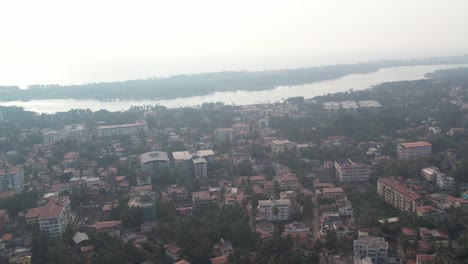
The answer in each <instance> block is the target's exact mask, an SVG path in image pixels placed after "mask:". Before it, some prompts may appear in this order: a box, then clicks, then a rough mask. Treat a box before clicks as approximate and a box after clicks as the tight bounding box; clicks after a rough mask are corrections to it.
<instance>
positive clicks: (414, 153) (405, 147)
mask: <svg viewBox="0 0 468 264" xmlns="http://www.w3.org/2000/svg"><path fill="white" fill-rule="evenodd" d="M431 152H432V144H431V143H429V142H425V141H419V142H408V143H400V144H399V145H398V147H397V154H398V158H400V159H411V158H420V157H427V156H430V155H431Z"/></svg>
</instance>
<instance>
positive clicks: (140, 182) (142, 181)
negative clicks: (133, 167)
mask: <svg viewBox="0 0 468 264" xmlns="http://www.w3.org/2000/svg"><path fill="white" fill-rule="evenodd" d="M136 181H137V186H145V185H151V174H150V173H149V172H147V171H138V172H137V174H136Z"/></svg>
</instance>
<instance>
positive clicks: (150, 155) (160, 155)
mask: <svg viewBox="0 0 468 264" xmlns="http://www.w3.org/2000/svg"><path fill="white" fill-rule="evenodd" d="M140 166H141V170H142V171H146V172H149V173H150V174H151V176H156V175H159V173H161V171H164V170H168V169H170V167H171V160H170V159H169V156H168V155H167V153H166V152H162V151H153V152H146V153H143V154H141V155H140Z"/></svg>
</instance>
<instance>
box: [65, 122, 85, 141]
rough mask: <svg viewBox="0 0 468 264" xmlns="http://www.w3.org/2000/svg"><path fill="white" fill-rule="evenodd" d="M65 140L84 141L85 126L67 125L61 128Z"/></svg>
mask: <svg viewBox="0 0 468 264" xmlns="http://www.w3.org/2000/svg"><path fill="white" fill-rule="evenodd" d="M63 131H64V134H65V137H66V138H70V139H74V140H77V141H84V140H85V139H86V136H87V131H86V129H85V126H84V125H82V124H73V125H68V126H65V127H64V128H63Z"/></svg>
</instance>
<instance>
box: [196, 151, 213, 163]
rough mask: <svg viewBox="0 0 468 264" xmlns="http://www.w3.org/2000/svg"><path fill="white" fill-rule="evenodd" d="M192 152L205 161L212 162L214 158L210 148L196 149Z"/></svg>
mask: <svg viewBox="0 0 468 264" xmlns="http://www.w3.org/2000/svg"><path fill="white" fill-rule="evenodd" d="M194 154H195V155H196V156H198V157H200V158H204V159H206V161H207V162H212V161H213V160H214V151H213V150H211V149H204V150H198V151H196V152H195V153H194Z"/></svg>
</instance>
